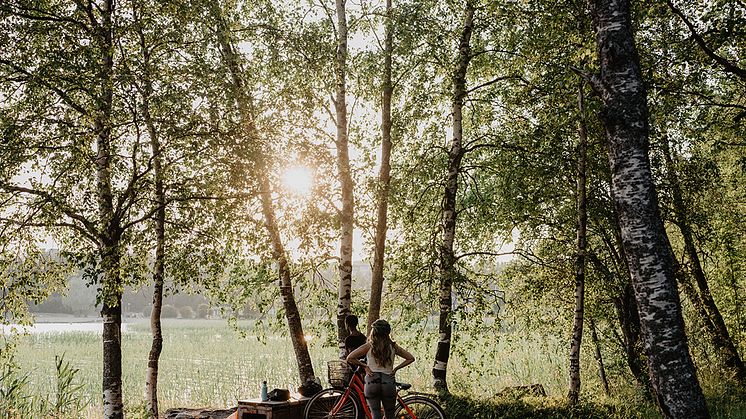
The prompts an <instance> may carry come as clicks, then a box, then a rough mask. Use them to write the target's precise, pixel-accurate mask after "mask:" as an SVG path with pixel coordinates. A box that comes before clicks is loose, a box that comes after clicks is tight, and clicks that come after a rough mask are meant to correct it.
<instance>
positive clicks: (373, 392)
mask: <svg viewBox="0 0 746 419" xmlns="http://www.w3.org/2000/svg"><path fill="white" fill-rule="evenodd" d="M381 375H382V374H381V373H378V372H377V373H374V374H373V375H366V376H365V401H366V402H367V403H368V407H369V408H370V414H371V416H372V417H373V419H381V418H382V417H383V416H382V415H381ZM391 417H392V418H393V414H392V416H391Z"/></svg>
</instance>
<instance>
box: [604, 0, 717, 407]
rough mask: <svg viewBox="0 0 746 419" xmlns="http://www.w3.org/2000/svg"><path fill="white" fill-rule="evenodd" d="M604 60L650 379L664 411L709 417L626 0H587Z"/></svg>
mask: <svg viewBox="0 0 746 419" xmlns="http://www.w3.org/2000/svg"><path fill="white" fill-rule="evenodd" d="M590 8H591V14H592V16H593V23H594V27H595V31H596V43H597V46H598V56H599V60H600V66H601V74H600V77H593V78H592V79H591V80H592V82H593V83H594V88H595V89H596V90H597V91H598V92H599V94H600V96H601V99H602V101H603V110H602V112H601V120H602V123H603V125H604V128H605V130H606V136H607V140H608V148H609V164H610V166H611V175H612V191H613V195H614V202H615V205H616V209H617V214H618V215H619V225H620V228H621V232H622V239H623V244H624V249H625V254H626V255H627V263H628V264H629V271H630V274H631V276H632V282H633V284H634V288H635V297H636V299H637V307H638V310H639V312H640V320H641V324H642V327H643V336H644V339H645V349H646V352H647V356H648V363H649V367H650V379H651V382H652V384H653V389H654V390H655V395H656V401H657V403H658V406H659V408H660V411H661V413H662V414H663V416H664V417H666V418H682V417H689V418H705V417H709V413H708V411H707V405H706V403H705V399H704V396H703V394H702V389H701V387H700V385H699V381H698V380H697V373H696V370H695V368H694V364H693V363H692V359H691V357H690V355H689V346H688V343H687V338H686V335H685V332H684V319H683V317H682V313H681V302H680V300H679V294H678V290H677V287H676V281H675V278H674V258H673V254H671V251H670V245H669V243H668V237H667V236H666V231H665V229H664V226H663V221H662V219H661V216H660V213H659V210H658V202H657V197H656V195H655V189H654V187H653V179H652V175H651V171H650V160H649V156H648V148H649V138H648V136H649V127H648V118H649V113H648V107H647V93H646V91H645V87H644V84H643V80H642V74H641V71H640V64H639V57H638V55H637V50H636V48H635V45H634V38H633V34H632V27H631V18H630V8H629V0H591V2H590Z"/></svg>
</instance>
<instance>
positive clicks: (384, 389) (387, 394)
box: [381, 374, 396, 419]
mask: <svg viewBox="0 0 746 419" xmlns="http://www.w3.org/2000/svg"><path fill="white" fill-rule="evenodd" d="M381 403H383V411H384V412H385V413H386V416H385V417H386V419H394V410H395V409H396V381H395V380H394V376H393V375H387V374H381Z"/></svg>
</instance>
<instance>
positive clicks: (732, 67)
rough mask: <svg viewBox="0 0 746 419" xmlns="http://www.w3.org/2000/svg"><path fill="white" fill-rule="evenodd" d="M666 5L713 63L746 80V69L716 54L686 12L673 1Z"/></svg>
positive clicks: (670, 0)
mask: <svg viewBox="0 0 746 419" xmlns="http://www.w3.org/2000/svg"><path fill="white" fill-rule="evenodd" d="M666 3H667V4H668V8H669V9H671V11H672V12H673V13H674V14H675V15H676V16H678V17H679V18H681V20H682V21H683V22H684V24H685V25H686V27H687V28H688V29H689V32H690V33H691V34H692V38H693V39H694V41H695V42H696V43H697V45H699V47H700V48H701V49H702V51H703V52H704V53H705V55H707V56H708V57H710V58H711V59H712V60H713V61H715V62H716V63H718V64H720V65H721V66H722V67H723V70H724V71H726V72H728V73H731V74H734V75H736V76H738V77H739V78H741V79H742V80H746V69H743V68H741V67H739V66H738V65H736V64H734V63H733V62H731V61H729V60H728V59H726V58H725V57H722V56H720V55H718V54H716V53H715V51H713V50H712V49H711V48H710V47H709V46H708V45H707V43H706V42H705V40H704V39H703V38H702V36H701V35H700V34H699V33H698V32H697V29H696V28H695V27H694V24H692V22H691V21H690V20H689V19H687V17H686V16H685V15H684V12H682V11H681V10H680V9H678V8H677V7H676V6H674V4H673V1H672V0H666Z"/></svg>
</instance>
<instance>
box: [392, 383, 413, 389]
mask: <svg viewBox="0 0 746 419" xmlns="http://www.w3.org/2000/svg"><path fill="white" fill-rule="evenodd" d="M396 386H397V387H399V388H400V389H402V390H409V389H410V388H412V384H409V383H396Z"/></svg>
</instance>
